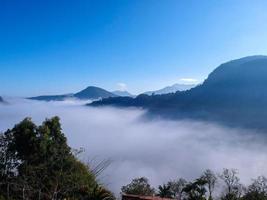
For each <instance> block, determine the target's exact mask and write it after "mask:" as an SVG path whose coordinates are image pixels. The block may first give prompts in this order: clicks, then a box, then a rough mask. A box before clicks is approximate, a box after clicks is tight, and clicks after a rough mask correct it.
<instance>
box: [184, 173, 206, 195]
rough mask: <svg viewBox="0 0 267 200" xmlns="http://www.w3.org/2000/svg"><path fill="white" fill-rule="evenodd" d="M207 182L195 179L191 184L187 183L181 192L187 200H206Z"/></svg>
mask: <svg viewBox="0 0 267 200" xmlns="http://www.w3.org/2000/svg"><path fill="white" fill-rule="evenodd" d="M206 184H207V181H206V180H205V179H202V178H199V179H196V180H195V181H194V182H193V183H188V184H187V185H186V186H185V188H184V189H183V192H184V193H185V194H186V199H187V200H206V198H205V194H206V192H207V190H206V188H205V186H206Z"/></svg>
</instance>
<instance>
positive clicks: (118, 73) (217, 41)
mask: <svg viewBox="0 0 267 200" xmlns="http://www.w3.org/2000/svg"><path fill="white" fill-rule="evenodd" d="M266 10H267V1H265V0H253V1H250V0H235V1H232V0H221V1H218V0H207V1H205V0H203V1H197V0H195V1H193V0H184V1H182V0H181V1H177V0H153V1H152V0H145V1H144V0H133V1H130V0H129V1H127V0H106V1H105V0H95V1H94V0H75V1H71V0H69V1H63V0H58V1H54V0H46V1H35V0H24V1H20V0H12V1H9V0H1V1H0V72H1V73H0V75H1V78H0V85H1V88H0V95H4V96H5V95H6V96H32V95H41V94H61V93H71V92H77V91H79V90H81V89H83V88H85V87H87V86H89V85H95V86H99V87H102V88H105V89H107V90H111V91H112V90H117V89H127V90H128V91H130V92H132V93H134V94H137V93H140V92H144V91H147V90H155V89H159V88H161V87H164V86H167V85H171V84H174V83H192V82H194V83H195V82H201V81H203V80H204V79H205V78H206V77H207V76H208V74H209V73H210V72H211V71H212V70H213V69H214V68H216V67H217V66H218V65H219V64H221V63H223V62H226V61H229V60H232V59H236V58H240V57H244V56H249V55H267V37H266V36H267V23H266V21H267V12H266Z"/></svg>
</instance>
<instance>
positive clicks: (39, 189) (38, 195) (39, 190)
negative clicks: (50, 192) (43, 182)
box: [38, 189, 41, 200]
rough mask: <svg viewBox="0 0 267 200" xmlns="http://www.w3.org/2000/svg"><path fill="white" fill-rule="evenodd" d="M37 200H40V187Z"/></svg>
mask: <svg viewBox="0 0 267 200" xmlns="http://www.w3.org/2000/svg"><path fill="white" fill-rule="evenodd" d="M38 200H41V189H39V192H38Z"/></svg>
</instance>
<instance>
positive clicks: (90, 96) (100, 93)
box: [29, 86, 117, 101]
mask: <svg viewBox="0 0 267 200" xmlns="http://www.w3.org/2000/svg"><path fill="white" fill-rule="evenodd" d="M108 97H117V95H115V94H113V93H111V92H108V91H106V90H104V89H102V88H99V87H95V86H89V87H87V88H85V89H84V90H81V91H80V92H77V93H75V94H63V95H43V96H37V97H30V98H29V99H32V100H41V101H63V100H65V99H69V98H76V99H80V100H94V99H100V98H108Z"/></svg>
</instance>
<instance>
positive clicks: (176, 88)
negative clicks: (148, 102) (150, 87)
mask: <svg viewBox="0 0 267 200" xmlns="http://www.w3.org/2000/svg"><path fill="white" fill-rule="evenodd" d="M195 86H196V85H195V84H179V83H175V84H173V85H171V86H167V87H164V88H162V89H159V90H155V91H148V92H145V93H144V94H147V95H152V94H156V95H158V94H169V93H175V92H181V91H186V90H189V89H191V88H193V87H195Z"/></svg>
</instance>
